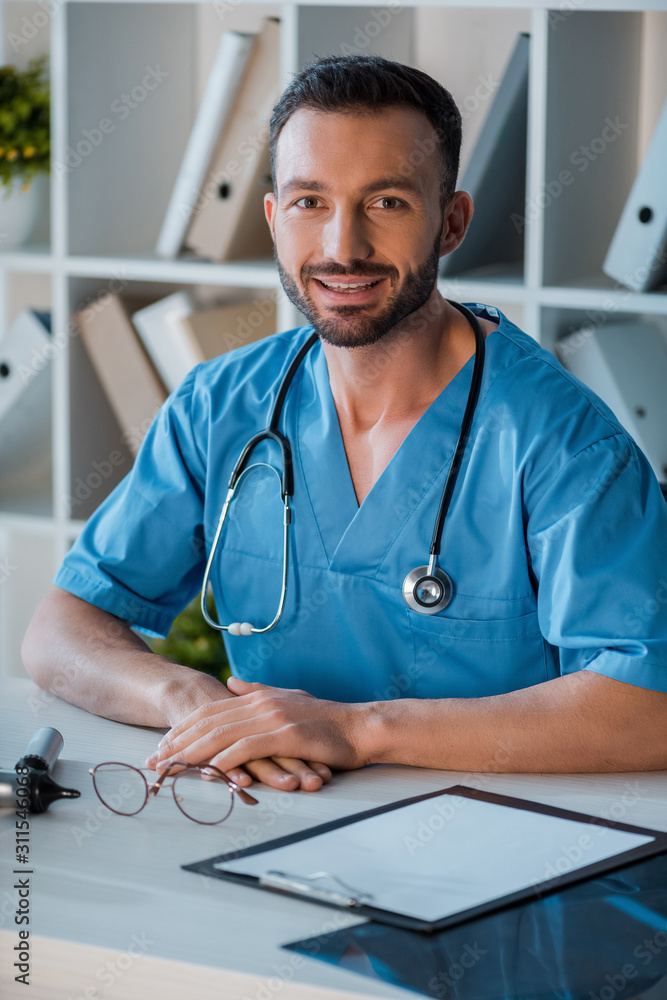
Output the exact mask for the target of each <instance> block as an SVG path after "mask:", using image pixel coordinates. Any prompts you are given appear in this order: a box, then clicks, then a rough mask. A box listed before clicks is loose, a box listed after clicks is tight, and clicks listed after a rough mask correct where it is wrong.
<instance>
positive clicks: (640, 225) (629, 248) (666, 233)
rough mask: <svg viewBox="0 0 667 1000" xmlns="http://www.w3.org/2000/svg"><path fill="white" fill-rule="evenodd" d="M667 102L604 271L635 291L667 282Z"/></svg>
mask: <svg viewBox="0 0 667 1000" xmlns="http://www.w3.org/2000/svg"><path fill="white" fill-rule="evenodd" d="M666 162H667V102H666V103H665V106H664V108H663V109H662V114H661V116H660V120H659V122H658V127H657V128H656V130H655V133H654V135H653V139H652V140H651V145H650V146H649V150H648V153H647V154H646V157H645V158H644V162H643V163H642V165H641V169H640V171H639V173H638V174H637V177H636V179H635V182H634V184H633V185H632V190H631V191H630V194H629V196H628V200H627V201H626V203H625V208H624V209H623V214H622V215H621V219H620V222H619V223H618V226H617V227H616V232H615V233H614V237H613V239H612V241H611V244H610V246H609V250H608V252H607V256H606V258H605V262H604V264H603V265H602V270H603V271H604V272H605V274H608V275H609V277H610V278H616V280H617V281H620V283H621V284H623V285H627V287H628V288H632V289H633V290H634V291H635V292H648V291H650V290H651V289H653V288H657V287H658V286H659V285H662V284H663V283H664V282H665V281H667V168H666V166H665V163H666Z"/></svg>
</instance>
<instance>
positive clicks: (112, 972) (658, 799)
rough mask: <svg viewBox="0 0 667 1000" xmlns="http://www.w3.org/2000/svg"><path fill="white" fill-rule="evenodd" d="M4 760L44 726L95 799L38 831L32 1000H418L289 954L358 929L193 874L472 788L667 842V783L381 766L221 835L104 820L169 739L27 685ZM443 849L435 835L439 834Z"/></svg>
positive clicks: (241, 821) (3, 982)
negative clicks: (113, 794) (378, 811)
mask: <svg viewBox="0 0 667 1000" xmlns="http://www.w3.org/2000/svg"><path fill="white" fill-rule="evenodd" d="M0 724H1V727H2V734H3V735H2V759H1V760H0V765H1V766H3V767H9V766H12V765H13V764H14V762H15V760H16V759H17V758H18V757H19V756H20V755H21V753H22V752H23V750H24V748H25V745H26V743H27V741H28V739H29V737H30V736H31V735H32V733H33V732H34V731H35V729H38V728H40V727H41V726H55V727H56V728H57V729H59V730H60V732H61V733H62V734H63V737H64V740H65V746H64V750H63V753H62V756H61V758H60V760H59V762H58V764H57V765H56V769H55V773H54V777H55V778H56V780H57V781H59V782H60V783H61V784H62V785H65V786H68V787H74V788H78V789H80V791H81V798H80V799H77V800H75V801H63V802H57V803H55V804H54V805H53V806H52V807H51V808H50V810H49V811H48V812H47V813H45V814H43V815H39V816H32V817H31V819H30V860H31V865H30V867H31V868H32V869H33V871H34V875H33V876H32V886H31V889H32V892H31V924H30V930H31V938H30V941H31V949H32V962H31V984H32V988H31V991H30V996H31V997H32V998H36V997H39V998H42V997H44V998H54V1000H55V998H56V997H58V998H61V1000H67V998H71V1000H77V998H81V997H85V998H86V1000H98V998H105V997H106V996H107V995H111V996H112V997H113V998H118V1000H124V998H126V1000H130V998H132V1000H135V998H136V1000H139V998H141V1000H146V998H150V997H153V996H155V997H157V996H159V997H160V998H161V1000H172V998H173V1000H182V998H183V997H186V996H187V997H189V998H190V997H192V998H196V1000H199V998H202V1000H204V998H208V997H211V998H213V997H215V998H216V1000H274V998H279V1000H297V998H298V1000H328V998H331V1000H333V998H334V997H343V998H346V1000H353V998H357V1000H359V998H362V997H368V996H375V997H396V998H399V997H408V996H414V997H416V996H418V995H419V994H416V993H413V992H411V991H406V990H403V989H399V988H397V987H393V986H391V985H389V984H386V985H385V984H384V983H381V982H377V981H374V980H372V979H368V978H366V977H364V976H360V975H356V974H354V973H352V972H349V971H346V970H344V969H339V968H336V967H333V966H330V965H327V964H325V963H323V962H320V961H318V960H316V959H310V958H301V957H300V956H297V955H295V954H294V953H292V952H287V951H284V950H282V949H281V947H280V945H281V944H285V943H287V942H289V941H295V940H297V939H299V938H306V937H311V936H317V935H318V934H321V933H325V932H326V931H328V930H333V929H334V928H335V927H342V926H347V925H350V924H353V923H356V922H357V920H356V919H355V918H353V917H351V916H350V915H348V914H344V913H342V912H339V911H336V910H332V909H330V908H328V907H325V906H319V905H316V904H313V903H307V902H303V901H300V900H297V899H291V898H287V897H283V896H279V895H275V894H272V893H268V892H260V891H258V890H255V889H250V888H246V887H244V886H239V885H235V884H233V883H229V882H222V881H219V880H217V879H207V878H204V877H202V876H199V875H195V874H193V873H190V872H185V871H183V870H182V869H181V867H180V866H181V865H182V864H184V863H187V862H191V861H197V860H200V859H202V858H206V857H210V856H212V855H214V854H220V853H223V852H225V851H232V850H235V849H238V848H239V847H242V846H248V845H249V844H250V843H261V842H263V841H266V840H271V839H273V838H275V837H278V836H282V835H284V834H288V833H292V832H294V831H297V830H302V829H305V828H306V827H309V826H313V825H315V824H317V823H322V822H325V821H327V820H329V819H334V818H337V817H340V816H345V815H350V814H351V813H355V812H359V811H361V810H363V809H367V808H371V807H372V806H375V805H381V804H383V803H386V802H391V801H394V800H396V799H400V798H404V797H407V796H412V795H418V794H420V793H423V792H430V791H435V790H437V789H441V788H446V787H448V786H450V785H453V784H458V783H461V784H473V785H475V786H476V787H478V788H484V789H488V790H491V791H495V792H502V793H505V794H509V795H516V796H520V797H523V798H527V799H533V800H535V801H540V802H545V803H549V804H551V805H555V806H561V807H564V808H570V809H574V810H578V811H581V812H588V813H591V814H592V815H596V816H607V817H609V818H613V819H618V820H622V821H625V822H627V823H632V824H636V825H639V826H648V827H652V828H654V829H658V830H664V831H667V774H666V773H665V772H651V773H639V774H614V775H522V774H505V775H503V774H486V775H485V774H475V775H472V774H463V773H461V772H452V771H434V770H423V769H420V768H410V767H402V766H389V765H374V766H372V767H369V768H365V769H364V770H361V771H352V772H346V773H341V774H338V775H335V776H334V779H333V781H332V782H331V784H330V785H328V786H327V787H326V788H324V789H322V790H321V791H319V792H316V793H307V792H297V793H286V792H277V791H274V790H272V789H269V788H266V787H265V786H255V787H254V788H253V794H255V795H256V797H257V798H258V799H259V800H260V806H259V807H254V808H250V807H248V806H244V805H243V804H242V803H240V802H239V803H237V805H236V806H235V808H234V811H233V813H232V815H231V817H230V818H229V820H227V821H226V822H225V823H224V824H223V825H222V826H217V827H202V826H196V825H195V824H192V823H190V821H189V820H187V819H186V818H185V817H184V816H182V815H181V814H180V812H179V810H178V809H177V808H176V807H175V805H174V802H173V800H172V799H171V796H164V797H163V799H162V800H161V799H160V797H158V798H157V799H155V800H154V801H153V802H152V803H151V804H150V808H148V807H147V808H146V809H145V810H144V811H143V812H142V813H141V814H140V815H139V816H136V817H134V818H132V819H125V818H122V817H119V816H114V815H112V814H110V813H108V812H107V813H105V811H104V809H103V808H101V806H100V803H99V800H98V799H97V798H96V796H95V793H94V790H93V787H92V781H91V778H90V775H89V774H88V768H89V767H90V766H92V765H94V764H96V763H99V762H100V761H103V760H124V761H126V762H128V763H134V764H136V765H138V766H143V763H144V759H145V757H146V756H147V755H148V753H149V752H150V751H151V750H153V749H154V747H155V745H156V743H157V739H158V738H159V737H158V735H157V733H158V731H156V730H150V729H144V728H141V727H134V726H125V725H121V724H120V723H115V722H110V721H108V720H107V719H100V718H98V717H96V716H92V715H89V714H88V713H87V712H83V711H81V710H80V709H77V708H74V707H73V706H72V705H68V704H66V703H65V702H62V701H60V700H59V699H58V698H55V697H54V696H52V695H48V694H46V693H45V692H43V691H40V690H39V689H38V688H37V687H35V686H34V685H33V684H31V683H30V682H29V681H22V680H5V681H4V682H3V683H2V710H1V714H0ZM435 835H437V834H435ZM14 845H15V828H14V817H13V816H10V817H3V818H2V819H0V860H1V862H2V873H3V875H2V890H1V894H0V895H1V901H0V993H1V994H2V996H3V997H6V998H9V997H18V996H21V997H23V996H26V995H27V994H26V993H25V992H24V987H23V986H21V985H20V984H16V983H15V982H14V974H15V973H14V970H13V968H12V967H13V962H14V958H10V955H12V949H13V947H14V945H15V944H16V943H17V941H18V933H17V932H18V927H16V926H15V925H14V910H15V908H16V902H17V893H16V890H14V889H12V885H13V881H14V876H13V874H12V871H13V864H12V859H13V857H14Z"/></svg>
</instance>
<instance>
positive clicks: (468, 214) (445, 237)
mask: <svg viewBox="0 0 667 1000" xmlns="http://www.w3.org/2000/svg"><path fill="white" fill-rule="evenodd" d="M472 214H473V203H472V198H471V197H470V195H469V194H468V192H467V191H455V192H454V194H453V195H452V197H451V198H450V199H449V202H448V203H447V206H446V208H445V213H444V218H443V220H442V232H441V234H440V256H441V257H445V256H446V255H447V254H448V253H452V251H453V250H456V248H457V246H459V244H460V243H461V242H462V241H463V237H464V236H465V234H466V231H467V229H468V226H469V225H470V221H471V219H472Z"/></svg>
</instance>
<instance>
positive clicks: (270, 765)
mask: <svg viewBox="0 0 667 1000" xmlns="http://www.w3.org/2000/svg"><path fill="white" fill-rule="evenodd" d="M278 759H280V758H278ZM216 767H217V765H216ZM245 769H246V771H248V773H249V774H251V775H252V776H253V777H254V778H256V779H257V780H258V781H262V782H263V783H264V784H265V785H270V786H271V788H280V789H281V790H282V791H286V792H294V791H296V789H297V788H298V787H299V778H298V776H297V775H295V774H293V773H292V772H290V771H288V770H286V769H285V768H283V767H281V766H280V765H279V764H277V763H276V762H275V761H273V760H271V759H270V758H268V757H265V758H263V759H260V760H253V761H249V762H248V763H247V764H246V765H245Z"/></svg>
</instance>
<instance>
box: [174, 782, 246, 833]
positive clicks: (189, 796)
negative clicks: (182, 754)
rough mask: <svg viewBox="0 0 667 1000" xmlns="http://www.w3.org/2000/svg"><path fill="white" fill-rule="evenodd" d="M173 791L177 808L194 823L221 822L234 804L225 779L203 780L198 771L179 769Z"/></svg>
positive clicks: (232, 795)
mask: <svg viewBox="0 0 667 1000" xmlns="http://www.w3.org/2000/svg"><path fill="white" fill-rule="evenodd" d="M207 773H209V774H212V775H213V774H214V773H215V772H213V771H210V772H207ZM173 791H174V798H175V800H176V805H177V806H178V808H179V809H180V810H181V812H183V813H185V815H186V816H188V817H189V818H190V819H193V820H194V821H195V822H196V823H206V824H214V823H222V821H223V820H224V819H227V817H228V816H229V814H230V812H231V811H232V806H233V805H234V793H233V792H232V790H231V788H230V787H229V785H228V784H227V782H226V781H222V780H221V779H220V778H212V779H211V780H210V781H209V780H206V781H205V780H203V779H202V777H201V774H200V773H199V772H198V771H181V772H180V773H179V774H178V775H177V776H176V777H175V778H174V789H173Z"/></svg>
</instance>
